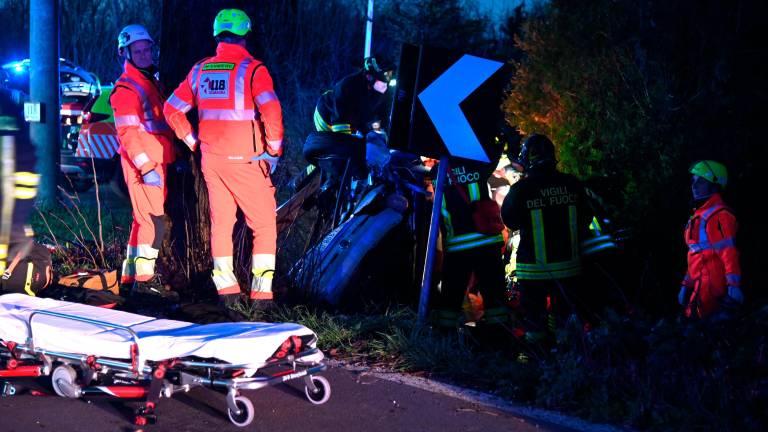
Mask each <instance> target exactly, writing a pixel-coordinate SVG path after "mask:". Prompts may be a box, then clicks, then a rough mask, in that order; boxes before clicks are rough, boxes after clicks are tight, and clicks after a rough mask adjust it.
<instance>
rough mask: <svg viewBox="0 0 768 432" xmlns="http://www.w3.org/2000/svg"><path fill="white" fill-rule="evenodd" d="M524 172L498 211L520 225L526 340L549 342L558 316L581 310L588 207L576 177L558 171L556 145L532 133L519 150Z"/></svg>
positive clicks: (519, 275) (519, 256) (515, 226)
mask: <svg viewBox="0 0 768 432" xmlns="http://www.w3.org/2000/svg"><path fill="white" fill-rule="evenodd" d="M518 162H519V163H520V165H522V166H523V167H524V170H525V177H524V178H522V179H521V180H520V181H518V182H517V183H515V184H514V185H513V186H512V187H511V189H510V191H509V194H508V195H507V196H506V198H505V199H504V203H503V204H502V208H501V216H502V219H503V220H504V224H505V225H506V226H508V227H509V228H510V230H512V231H515V230H520V246H519V247H518V249H517V267H516V275H517V280H518V284H519V289H520V306H521V308H522V313H523V314H524V318H523V323H524V330H525V331H526V333H525V338H526V340H527V341H528V342H531V343H534V344H541V346H547V345H550V344H551V343H552V342H553V341H554V338H553V337H554V332H555V329H556V326H557V323H556V319H557V318H564V317H567V316H569V315H570V314H571V313H573V312H574V308H576V311H577V313H578V312H581V308H582V306H583V305H582V304H581V303H580V299H583V296H582V295H581V293H580V292H579V291H580V286H581V285H580V283H579V276H580V275H581V259H580V258H581V253H580V242H581V241H582V240H584V239H586V238H587V237H588V235H589V224H590V222H591V220H592V212H591V210H590V207H589V205H588V203H587V200H586V195H585V192H584V187H583V185H582V183H581V182H580V181H579V180H578V179H576V177H574V176H572V175H569V174H565V173H561V172H559V171H558V170H557V168H556V166H557V160H556V158H555V146H554V145H553V144H552V141H550V140H549V138H547V137H546V136H544V135H539V134H533V135H531V136H530V137H529V138H528V139H527V140H526V141H525V142H524V143H523V146H522V148H521V150H520V157H519V160H518Z"/></svg>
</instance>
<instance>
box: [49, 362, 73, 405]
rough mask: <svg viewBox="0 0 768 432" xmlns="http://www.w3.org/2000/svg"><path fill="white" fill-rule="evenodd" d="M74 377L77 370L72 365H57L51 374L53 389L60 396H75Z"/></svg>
mask: <svg viewBox="0 0 768 432" xmlns="http://www.w3.org/2000/svg"><path fill="white" fill-rule="evenodd" d="M75 379H77V372H75V370H74V369H73V368H72V366H70V365H65V364H63V365H59V366H57V367H56V369H54V370H53V373H52V374H51V384H52V385H53V391H54V392H56V394H57V395H59V396H61V397H66V398H76V397H77V394H76V393H75V392H74V391H75V389H76V388H77V384H75Z"/></svg>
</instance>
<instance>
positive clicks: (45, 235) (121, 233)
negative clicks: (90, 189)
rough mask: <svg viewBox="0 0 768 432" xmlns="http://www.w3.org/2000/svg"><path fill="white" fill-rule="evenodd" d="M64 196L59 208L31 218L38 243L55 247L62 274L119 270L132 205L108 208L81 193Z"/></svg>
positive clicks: (56, 267) (53, 208)
mask: <svg viewBox="0 0 768 432" xmlns="http://www.w3.org/2000/svg"><path fill="white" fill-rule="evenodd" d="M89 195H90V193H89ZM61 196H62V198H60V199H59V203H58V204H59V205H57V206H55V207H52V208H49V209H45V210H44V211H43V210H40V209H38V210H37V211H35V212H33V214H32V216H31V218H30V224H31V225H32V228H33V229H34V231H35V237H36V239H37V241H38V242H40V243H43V244H47V245H49V246H53V249H54V253H53V260H54V267H55V269H56V270H57V271H58V273H60V274H68V273H71V272H73V271H75V270H77V269H83V268H116V267H119V265H120V262H121V260H122V257H123V254H124V251H123V249H124V248H125V244H126V242H127V239H128V234H129V233H130V226H131V220H132V219H131V208H130V204H125V205H123V204H122V203H119V202H118V203H113V205H110V206H105V205H99V204H101V203H100V202H98V201H97V202H96V203H89V201H87V200H86V199H85V197H84V196H83V197H81V196H80V195H79V194H74V195H69V194H65V193H62V194H61Z"/></svg>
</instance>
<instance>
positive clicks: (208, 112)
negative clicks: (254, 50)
mask: <svg viewBox="0 0 768 432" xmlns="http://www.w3.org/2000/svg"><path fill="white" fill-rule="evenodd" d="M193 107H197V110H198V117H199V119H200V124H199V134H200V136H199V139H200V141H201V142H202V147H201V151H202V152H203V154H210V155H215V156H220V157H223V158H226V159H227V160H229V161H232V162H239V161H242V162H250V160H251V158H252V157H253V156H255V155H259V154H261V153H263V152H264V151H266V152H267V153H269V154H270V155H273V156H279V155H280V154H282V151H283V147H282V141H283V114H282V110H281V108H280V101H279V100H278V99H277V95H276V94H275V90H274V88H273V85H272V77H271V76H270V75H269V72H268V71H267V68H266V67H265V66H264V64H263V63H262V62H261V61H259V60H256V59H254V58H253V57H252V56H251V55H250V54H249V53H248V51H247V50H246V49H245V48H243V47H241V46H239V45H236V44H230V43H225V42H221V43H219V45H218V47H217V48H216V56H214V57H210V58H206V59H203V60H202V61H200V62H198V63H197V64H196V65H195V66H194V67H192V70H191V71H190V72H189V74H188V75H187V78H186V79H185V80H184V81H182V82H181V84H179V87H178V88H177V89H176V90H174V92H173V94H172V95H171V97H170V98H168V101H167V102H166V104H165V108H164V110H165V115H166V118H167V119H168V124H170V125H171V127H172V128H173V130H174V131H175V132H176V135H177V136H178V137H179V139H182V140H183V141H184V142H186V143H187V145H189V146H193V145H194V143H195V141H196V140H195V135H194V131H193V129H192V126H191V125H190V124H189V121H188V120H187V118H186V115H185V114H186V113H187V112H188V111H189V110H191V109H192V108H193Z"/></svg>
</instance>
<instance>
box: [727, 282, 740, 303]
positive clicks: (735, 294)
mask: <svg viewBox="0 0 768 432" xmlns="http://www.w3.org/2000/svg"><path fill="white" fill-rule="evenodd" d="M728 297H730V298H732V299H733V301H735V302H736V303H738V304H742V303H744V293H742V292H741V288H739V287H737V286H730V285H729V286H728Z"/></svg>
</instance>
